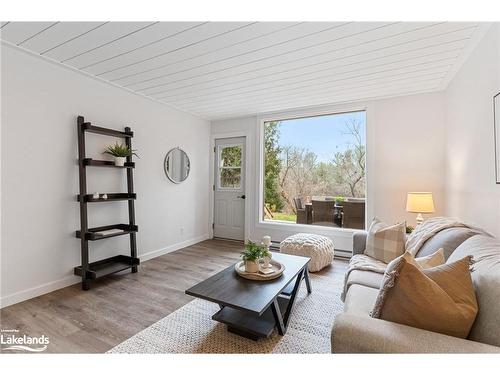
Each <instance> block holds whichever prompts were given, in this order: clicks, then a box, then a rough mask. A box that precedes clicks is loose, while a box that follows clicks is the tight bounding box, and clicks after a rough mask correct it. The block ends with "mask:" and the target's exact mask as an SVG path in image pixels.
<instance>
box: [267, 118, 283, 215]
mask: <svg viewBox="0 0 500 375" xmlns="http://www.w3.org/2000/svg"><path fill="white" fill-rule="evenodd" d="M278 141H279V122H278V121H272V122H268V123H266V125H265V131H264V153H265V155H264V159H265V160H264V163H265V165H264V194H265V195H264V196H265V201H266V204H267V205H268V207H270V208H271V210H272V211H281V210H282V209H283V206H284V202H283V199H282V197H281V195H280V192H279V185H278V179H279V175H280V171H281V161H280V153H281V149H280V147H279V144H278Z"/></svg>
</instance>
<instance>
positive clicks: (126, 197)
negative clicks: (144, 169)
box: [76, 193, 137, 203]
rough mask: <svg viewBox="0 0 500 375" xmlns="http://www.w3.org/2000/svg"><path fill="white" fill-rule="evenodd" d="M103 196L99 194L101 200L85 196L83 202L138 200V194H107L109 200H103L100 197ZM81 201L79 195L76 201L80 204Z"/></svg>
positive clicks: (89, 195)
mask: <svg viewBox="0 0 500 375" xmlns="http://www.w3.org/2000/svg"><path fill="white" fill-rule="evenodd" d="M102 194H104V193H102ZM102 194H99V198H97V199H95V198H94V197H93V195H92V194H87V195H84V198H83V201H84V202H88V203H91V202H113V201H124V200H126V201H130V200H134V199H136V198H137V194H136V193H131V194H128V193H107V196H108V198H107V199H102V198H101V197H100V196H101V195H102ZM80 199H81V195H77V196H76V200H77V201H78V202H80Z"/></svg>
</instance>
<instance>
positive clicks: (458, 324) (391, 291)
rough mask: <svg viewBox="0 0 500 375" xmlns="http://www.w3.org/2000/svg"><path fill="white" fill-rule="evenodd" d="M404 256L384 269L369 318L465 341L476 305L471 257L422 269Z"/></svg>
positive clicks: (408, 256) (411, 259) (407, 256)
mask: <svg viewBox="0 0 500 375" xmlns="http://www.w3.org/2000/svg"><path fill="white" fill-rule="evenodd" d="M414 262H415V260H414V258H413V257H412V256H411V254H409V253H405V254H404V255H403V256H401V257H399V258H398V259H397V260H395V261H393V262H391V264H389V266H388V267H387V270H386V273H385V275H384V280H383V282H382V287H381V289H380V292H379V295H378V297H377V300H376V302H375V306H374V308H373V311H372V312H371V316H372V317H373V318H379V319H384V320H388V321H391V322H395V323H400V324H404V325H408V326H411V327H416V328H421V329H425V330H428V331H434V332H438V333H443V334H445V335H450V336H455V337H460V338H466V337H467V336H468V335H469V331H470V329H471V327H472V324H473V323H474V320H475V318H476V315H477V311H478V305H477V300H476V295H475V292H474V287H473V284H472V279H471V275H470V270H469V267H470V264H471V257H465V258H463V259H460V260H458V261H456V262H453V263H448V264H442V265H440V266H437V267H432V268H428V269H422V268H421V267H420V266H418V265H416V264H415V263H414Z"/></svg>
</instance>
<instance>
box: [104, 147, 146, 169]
mask: <svg viewBox="0 0 500 375" xmlns="http://www.w3.org/2000/svg"><path fill="white" fill-rule="evenodd" d="M136 151H137V150H132V149H131V148H130V147H128V146H127V145H122V144H120V143H118V142H116V143H115V144H114V145H109V146H108V148H107V149H106V151H104V152H103V154H108V155H111V156H114V158H115V165H116V166H117V167H123V166H124V165H125V159H126V158H127V157H129V156H132V155H135V156H137V157H139V155H137V154H136V153H135V152H136Z"/></svg>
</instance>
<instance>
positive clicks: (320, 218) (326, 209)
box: [312, 200, 338, 227]
mask: <svg viewBox="0 0 500 375" xmlns="http://www.w3.org/2000/svg"><path fill="white" fill-rule="evenodd" d="M312 210H313V212H312V216H313V224H315V225H322V226H328V227H336V226H338V225H336V224H335V222H334V214H335V201H334V200H331V201H324V200H322V201H318V200H313V201H312Z"/></svg>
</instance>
